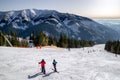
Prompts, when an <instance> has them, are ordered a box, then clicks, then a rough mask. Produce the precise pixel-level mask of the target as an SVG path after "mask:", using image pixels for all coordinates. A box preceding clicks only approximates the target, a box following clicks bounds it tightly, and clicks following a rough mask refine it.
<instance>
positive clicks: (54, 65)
mask: <svg viewBox="0 0 120 80" xmlns="http://www.w3.org/2000/svg"><path fill="white" fill-rule="evenodd" d="M52 64H53V67H54V72H57V69H56V64H57V62H56V61H55V59H53V62H52Z"/></svg>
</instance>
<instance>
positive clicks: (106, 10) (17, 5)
mask: <svg viewBox="0 0 120 80" xmlns="http://www.w3.org/2000/svg"><path fill="white" fill-rule="evenodd" d="M33 8H35V9H48V10H57V11H59V12H64V13H66V12H67V13H73V14H77V15H81V16H87V17H119V18H120V0H0V11H9V10H21V9H33Z"/></svg>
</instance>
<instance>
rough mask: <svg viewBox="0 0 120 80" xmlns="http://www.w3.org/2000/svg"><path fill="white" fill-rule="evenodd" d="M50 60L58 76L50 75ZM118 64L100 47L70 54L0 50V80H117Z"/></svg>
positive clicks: (49, 49)
mask: <svg viewBox="0 0 120 80" xmlns="http://www.w3.org/2000/svg"><path fill="white" fill-rule="evenodd" d="M41 59H45V61H46V74H48V76H46V77H42V76H43V75H41V74H38V73H39V72H40V66H39V65H38V62H39V61H41ZM53 59H56V61H57V62H58V64H57V69H58V71H59V73H53V70H52V68H53V66H52V60H53ZM119 63H120V56H118V57H115V56H114V54H112V53H109V52H106V51H104V45H95V46H93V47H85V48H84V49H83V48H78V49H71V51H68V50H67V49H64V48H56V47H54V48H52V47H43V48H42V49H36V48H10V47H0V80H119V79H120V64H119ZM28 75H30V76H32V77H31V78H30V79H29V78H28Z"/></svg>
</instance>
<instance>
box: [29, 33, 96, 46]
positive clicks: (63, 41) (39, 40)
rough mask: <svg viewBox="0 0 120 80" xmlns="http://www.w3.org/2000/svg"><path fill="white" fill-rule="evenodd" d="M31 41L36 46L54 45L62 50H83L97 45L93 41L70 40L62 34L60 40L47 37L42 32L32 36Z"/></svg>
mask: <svg viewBox="0 0 120 80" xmlns="http://www.w3.org/2000/svg"><path fill="white" fill-rule="evenodd" d="M30 40H32V41H33V43H34V45H35V46H40V45H41V46H45V45H49V46H51V45H53V46H57V47H62V48H81V47H89V46H93V45H95V43H94V42H92V41H87V40H76V39H69V38H67V36H66V35H65V34H60V38H59V39H56V38H55V37H51V36H46V35H45V34H44V33H43V32H42V31H41V32H40V35H37V36H35V35H34V32H33V33H32V34H31V35H30Z"/></svg>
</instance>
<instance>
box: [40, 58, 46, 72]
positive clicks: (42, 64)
mask: <svg viewBox="0 0 120 80" xmlns="http://www.w3.org/2000/svg"><path fill="white" fill-rule="evenodd" d="M39 64H41V69H42V71H41V72H42V73H43V74H46V71H45V64H46V62H45V61H44V59H42V61H41V62H39Z"/></svg>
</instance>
